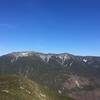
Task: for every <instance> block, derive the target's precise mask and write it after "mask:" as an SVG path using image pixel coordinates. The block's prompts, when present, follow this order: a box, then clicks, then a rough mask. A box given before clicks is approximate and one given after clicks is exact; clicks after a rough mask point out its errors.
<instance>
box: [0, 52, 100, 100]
mask: <svg viewBox="0 0 100 100" xmlns="http://www.w3.org/2000/svg"><path fill="white" fill-rule="evenodd" d="M0 74H1V75H5V74H10V75H13V74H15V75H20V76H24V77H27V78H29V79H31V80H33V81H35V82H37V83H38V84H42V85H45V86H48V87H49V88H52V89H54V90H55V91H57V92H58V93H59V94H63V95H67V94H69V95H70V96H72V97H74V98H76V100H90V98H91V100H99V96H100V90H99V89H100V80H99V77H100V57H93V56H75V55H72V54H68V53H61V54H44V53H38V52H14V53H10V54H7V55H3V56H1V57H0Z"/></svg>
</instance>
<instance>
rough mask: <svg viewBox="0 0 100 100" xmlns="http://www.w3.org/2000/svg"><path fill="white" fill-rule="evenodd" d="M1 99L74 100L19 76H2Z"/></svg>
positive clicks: (0, 84)
mask: <svg viewBox="0 0 100 100" xmlns="http://www.w3.org/2000/svg"><path fill="white" fill-rule="evenodd" d="M0 100H73V99H71V98H69V97H65V96H62V95H60V94H58V93H56V92H54V91H52V90H49V89H48V88H47V87H44V86H41V85H38V84H37V83H35V82H33V81H31V80H28V79H26V78H22V77H19V76H0Z"/></svg>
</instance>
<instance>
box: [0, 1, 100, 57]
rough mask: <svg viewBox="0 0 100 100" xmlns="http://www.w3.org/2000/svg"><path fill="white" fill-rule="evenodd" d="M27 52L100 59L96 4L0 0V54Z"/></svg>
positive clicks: (99, 5)
mask: <svg viewBox="0 0 100 100" xmlns="http://www.w3.org/2000/svg"><path fill="white" fill-rule="evenodd" d="M29 50H30V51H40V52H50V53H52V52H54V53H61V52H68V53H73V54H77V55H97V56H100V1H99V0H0V55H2V54H6V53H8V52H13V51H29Z"/></svg>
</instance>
